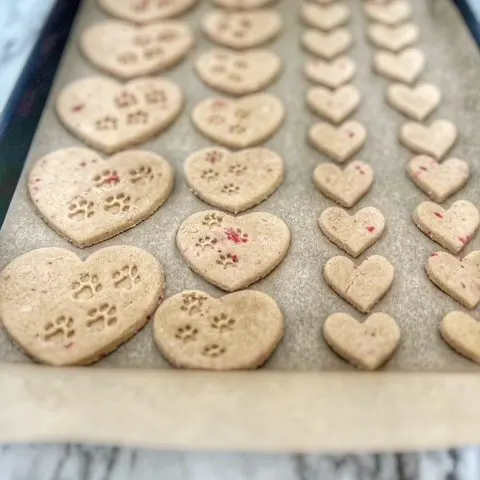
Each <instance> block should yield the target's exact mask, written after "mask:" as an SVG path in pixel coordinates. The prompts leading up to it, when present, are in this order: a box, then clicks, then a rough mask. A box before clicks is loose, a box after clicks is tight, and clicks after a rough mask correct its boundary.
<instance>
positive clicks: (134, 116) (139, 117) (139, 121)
mask: <svg viewBox="0 0 480 480" xmlns="http://www.w3.org/2000/svg"><path fill="white" fill-rule="evenodd" d="M147 122H148V112H146V111H145V110H140V109H139V110H136V111H135V112H131V113H129V114H128V115H127V124H128V125H145V124H146V123H147Z"/></svg>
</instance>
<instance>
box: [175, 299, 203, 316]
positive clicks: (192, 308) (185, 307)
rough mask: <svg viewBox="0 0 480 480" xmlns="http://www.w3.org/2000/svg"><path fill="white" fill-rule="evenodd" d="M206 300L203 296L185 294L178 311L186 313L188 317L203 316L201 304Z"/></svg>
mask: <svg viewBox="0 0 480 480" xmlns="http://www.w3.org/2000/svg"><path fill="white" fill-rule="evenodd" d="M206 299H207V297H205V296H204V295H200V294H198V293H187V294H185V295H183V302H182V306H181V307H180V310H182V311H183V312H188V314H189V315H190V316H193V315H203V313H202V307H203V302H204V301H205V300H206Z"/></svg>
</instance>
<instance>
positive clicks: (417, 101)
mask: <svg viewBox="0 0 480 480" xmlns="http://www.w3.org/2000/svg"><path fill="white" fill-rule="evenodd" d="M441 99H442V93H441V92H440V90H439V89H438V88H437V87H436V86H435V85H431V84H430V83H422V84H420V85H417V86H416V87H408V86H407V85H402V84H401V83H394V84H392V85H390V86H389V87H388V90H387V100H388V103H389V104H390V105H391V106H392V107H393V108H395V110H397V111H399V112H400V113H403V114H404V115H406V116H407V117H410V118H411V119H413V120H416V121H419V122H420V121H422V120H425V119H426V118H427V117H428V116H429V115H430V114H431V113H432V112H433V111H434V110H435V109H436V108H437V107H438V105H439V104H440V100H441Z"/></svg>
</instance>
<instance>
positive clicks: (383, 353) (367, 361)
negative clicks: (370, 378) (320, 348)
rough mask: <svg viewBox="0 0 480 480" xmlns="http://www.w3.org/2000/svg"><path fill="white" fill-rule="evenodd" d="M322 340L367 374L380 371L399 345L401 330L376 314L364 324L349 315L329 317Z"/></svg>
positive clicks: (388, 316)
mask: <svg viewBox="0 0 480 480" xmlns="http://www.w3.org/2000/svg"><path fill="white" fill-rule="evenodd" d="M323 336H324V338H325V341H326V342H327V343H328V345H330V347H331V348H332V350H333V351H334V352H335V353H337V354H338V355H339V356H340V357H342V358H344V359H345V360H347V361H348V362H350V363H351V364H352V365H354V366H356V367H359V368H363V369H365V370H376V369H377V368H379V367H381V366H382V365H383V364H384V363H385V362H386V361H387V360H388V359H389V358H390V357H391V356H392V355H393V352H394V351H395V350H396V348H397V346H398V344H399V343H400V328H399V326H398V324H397V322H396V321H395V320H394V319H393V318H392V317H390V315H387V314H386V313H373V314H372V315H370V316H369V317H368V318H367V319H366V320H365V321H364V322H363V323H360V322H358V321H357V320H355V318H353V317H352V316H350V315H347V314H346V313H334V314H333V315H330V316H329V317H328V318H327V320H326V321H325V324H324V325H323Z"/></svg>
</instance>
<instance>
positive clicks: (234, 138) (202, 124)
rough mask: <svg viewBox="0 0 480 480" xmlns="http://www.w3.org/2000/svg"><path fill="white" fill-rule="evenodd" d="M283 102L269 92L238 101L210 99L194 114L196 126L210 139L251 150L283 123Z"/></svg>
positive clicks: (199, 106)
mask: <svg viewBox="0 0 480 480" xmlns="http://www.w3.org/2000/svg"><path fill="white" fill-rule="evenodd" d="M284 117H285V109H284V108H283V105H282V102H280V100H278V99H277V98H276V97H274V96H273V95H269V94H268V93H257V94H254V95H249V96H246V97H242V98H240V99H238V100H232V99H228V98H207V99H206V100H203V101H202V102H200V103H199V104H198V105H197V106H196V107H195V109H194V110H193V112H192V120H193V123H194V125H195V126H196V127H197V128H198V130H200V132H202V133H203V134H204V135H205V136H207V137H208V138H210V139H211V140H213V141H215V142H218V143H220V144H221V145H225V146H226V147H230V148H248V147H252V146H254V145H258V144H259V143H261V142H263V141H264V140H266V139H267V138H269V137H271V136H272V135H273V134H274V133H275V132H276V131H277V130H278V128H279V127H280V125H281V124H282V123H283V120H284Z"/></svg>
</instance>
